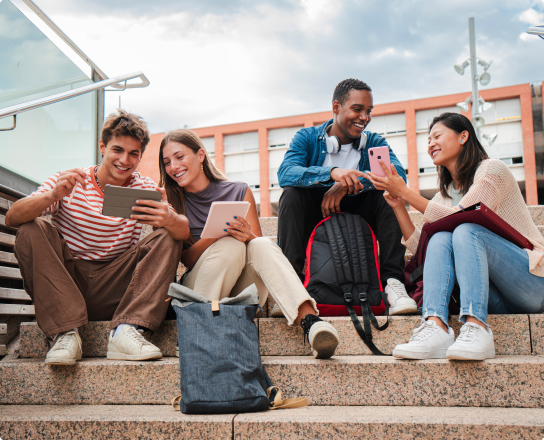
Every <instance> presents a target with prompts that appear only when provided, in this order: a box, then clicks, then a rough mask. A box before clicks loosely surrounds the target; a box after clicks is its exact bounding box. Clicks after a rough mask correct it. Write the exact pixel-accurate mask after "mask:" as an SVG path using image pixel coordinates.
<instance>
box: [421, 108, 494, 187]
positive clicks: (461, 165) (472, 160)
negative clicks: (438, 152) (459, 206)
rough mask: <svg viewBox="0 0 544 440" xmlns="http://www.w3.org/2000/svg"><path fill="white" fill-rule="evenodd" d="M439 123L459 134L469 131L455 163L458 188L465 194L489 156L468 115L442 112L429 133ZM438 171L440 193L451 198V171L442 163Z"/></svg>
mask: <svg viewBox="0 0 544 440" xmlns="http://www.w3.org/2000/svg"><path fill="white" fill-rule="evenodd" d="M438 123H441V124H443V125H445V126H446V127H448V128H449V129H450V130H453V131H454V132H455V133H457V134H461V133H463V131H466V132H468V139H467V141H466V142H465V143H464V145H463V149H462V150H461V154H459V157H458V158H457V163H456V165H455V167H456V170H457V185H458V188H457V189H458V190H459V191H461V193H462V194H463V195H465V194H466V193H467V192H468V190H469V189H470V187H471V186H472V184H473V183H474V175H475V174H476V170H477V169H478V167H479V166H480V163H481V162H482V161H483V160H485V159H489V156H488V155H487V153H486V152H485V149H484V147H483V146H482V144H481V143H480V141H479V140H478V138H477V136H476V131H475V130H474V127H473V125H472V123H471V122H470V120H469V119H468V118H467V117H466V116H463V115H460V114H459V113H450V112H446V113H442V114H441V115H440V116H436V117H435V118H434V119H433V121H432V122H431V125H430V126H429V133H430V132H431V130H432V129H433V127H434V126H435V125H436V124H438ZM437 171H438V188H439V189H440V194H442V197H444V198H451V197H450V195H449V193H448V189H449V186H450V185H451V183H452V182H453V177H452V175H451V173H450V172H449V171H448V169H447V168H446V167H444V166H442V165H439V166H438V167H437Z"/></svg>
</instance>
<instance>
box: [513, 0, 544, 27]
mask: <svg viewBox="0 0 544 440" xmlns="http://www.w3.org/2000/svg"><path fill="white" fill-rule="evenodd" d="M541 1H542V0H541ZM542 2H543V3H544V1H542ZM518 18H519V20H520V21H523V22H524V23H527V24H530V25H533V26H536V25H539V24H544V14H543V13H542V12H538V11H535V10H534V9H531V8H529V9H526V10H525V11H523V12H522V13H521V14H519V16H518Z"/></svg>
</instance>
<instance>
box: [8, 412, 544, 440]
mask: <svg viewBox="0 0 544 440" xmlns="http://www.w3.org/2000/svg"><path fill="white" fill-rule="evenodd" d="M0 422H1V423H0V436H2V438H57V439H71V440H74V439H76V440H79V439H87V438H102V439H115V440H120V439H127V440H128V439H134V438H153V439H155V440H163V439H165V440H166V439H171V438H177V439H196V438H199V439H209V438H213V439H233V438H236V439H237V440H259V439H263V440H264V439H266V440H275V439H278V440H279V439H286V438H288V439H291V440H295V439H308V438H323V439H334V440H348V439H349V440H351V439H353V438H366V437H367V436H368V435H374V436H376V438H420V439H434V438H442V439H452V440H453V439H455V440H457V439H459V438H480V439H495V438H542V436H544V409H541V408H475V407H449V408H442V407H406V406H404V407H401V406H390V407H383V406H365V407H361V406H352V407H339V406H321V407H315V406H314V407H311V406H310V407H305V408H297V409H289V410H284V411H264V412H257V413H245V414H218V415H186V414H183V413H180V412H179V411H173V410H172V408H171V407H170V406H169V405H81V406H72V405H24V406H23V405H5V406H0Z"/></svg>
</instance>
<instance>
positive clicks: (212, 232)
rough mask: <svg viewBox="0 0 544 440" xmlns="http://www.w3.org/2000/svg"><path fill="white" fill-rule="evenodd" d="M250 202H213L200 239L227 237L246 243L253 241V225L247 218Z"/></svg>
mask: <svg viewBox="0 0 544 440" xmlns="http://www.w3.org/2000/svg"><path fill="white" fill-rule="evenodd" d="M249 206H250V205H249V202H213V203H212V206H211V208H210V212H209V214H208V218H207V220H206V224H205V225H204V229H203V230H202V234H201V235H200V238H204V239H205V238H222V237H226V236H227V235H231V236H232V237H234V238H236V239H237V240H240V241H242V242H244V243H247V242H248V241H251V239H253V238H254V235H253V234H252V233H251V225H250V224H249V223H248V222H247V221H246V219H245V216H246V215H247V212H248V211H249Z"/></svg>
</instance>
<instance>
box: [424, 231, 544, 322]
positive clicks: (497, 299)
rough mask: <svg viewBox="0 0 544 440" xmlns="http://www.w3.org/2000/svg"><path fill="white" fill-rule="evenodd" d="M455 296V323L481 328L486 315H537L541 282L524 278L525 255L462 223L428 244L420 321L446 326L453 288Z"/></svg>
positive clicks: (543, 293) (543, 305) (542, 303)
mask: <svg viewBox="0 0 544 440" xmlns="http://www.w3.org/2000/svg"><path fill="white" fill-rule="evenodd" d="M456 284H457V285H458V286H459V289H460V291H461V312H460V314H459V320H460V321H461V322H465V321H466V317H467V316H473V317H474V318H476V319H478V320H480V321H481V322H483V323H486V321H487V315H488V313H490V314H494V315H495V314H496V315H499V314H510V313H542V312H543V311H544V278H542V277H537V276H536V275H533V274H531V273H530V272H529V255H527V252H526V251H525V250H523V249H520V248H519V247H517V246H516V245H515V244H512V243H510V242H509V241H508V240H505V239H504V238H501V237H499V236H498V235H496V234H494V233H493V232H491V231H490V230H489V229H486V228H484V227H483V226H480V225H476V224H473V223H465V224H462V225H460V226H458V227H457V228H456V229H455V231H453V233H451V232H439V233H437V234H435V235H433V237H432V238H431V239H430V241H429V245H428V247H427V254H426V256H425V266H424V269H423V320H425V319H427V318H428V317H429V316H437V317H439V318H440V319H441V320H442V321H443V322H444V323H445V324H446V325H448V304H449V302H450V296H451V292H452V290H453V287H454V285H456Z"/></svg>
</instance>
